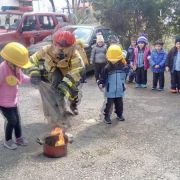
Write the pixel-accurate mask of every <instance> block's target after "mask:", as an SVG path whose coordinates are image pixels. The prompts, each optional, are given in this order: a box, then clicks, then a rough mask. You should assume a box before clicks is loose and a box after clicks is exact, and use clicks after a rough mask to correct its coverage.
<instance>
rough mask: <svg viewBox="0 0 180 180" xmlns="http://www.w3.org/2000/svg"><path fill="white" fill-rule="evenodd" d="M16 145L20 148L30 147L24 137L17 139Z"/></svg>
mask: <svg viewBox="0 0 180 180" xmlns="http://www.w3.org/2000/svg"><path fill="white" fill-rule="evenodd" d="M16 144H17V145H19V146H27V145H28V141H27V139H26V138H24V137H20V138H17V139H16Z"/></svg>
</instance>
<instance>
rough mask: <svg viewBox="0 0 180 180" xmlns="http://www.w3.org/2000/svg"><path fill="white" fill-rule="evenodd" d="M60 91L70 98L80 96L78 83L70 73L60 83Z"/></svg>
mask: <svg viewBox="0 0 180 180" xmlns="http://www.w3.org/2000/svg"><path fill="white" fill-rule="evenodd" d="M58 91H59V93H60V94H63V95H64V96H66V97H67V98H68V99H69V100H74V99H75V98H77V97H78V88H77V85H76V83H75V81H74V79H73V78H72V76H70V75H68V74H67V75H66V76H65V77H64V78H63V80H62V82H61V83H60V84H59V85H58Z"/></svg>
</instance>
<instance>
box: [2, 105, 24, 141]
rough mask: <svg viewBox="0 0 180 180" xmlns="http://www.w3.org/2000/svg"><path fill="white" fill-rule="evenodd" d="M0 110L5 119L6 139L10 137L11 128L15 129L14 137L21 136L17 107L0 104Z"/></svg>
mask: <svg viewBox="0 0 180 180" xmlns="http://www.w3.org/2000/svg"><path fill="white" fill-rule="evenodd" d="M0 110H1V112H2V114H3V116H4V117H5V119H6V120H7V124H6V125H5V139H6V141H8V140H10V139H12V133H13V130H14V131H15V137H16V138H19V137H21V135H22V131H21V122H20V115H19V111H18V107H10V108H5V107H1V106H0Z"/></svg>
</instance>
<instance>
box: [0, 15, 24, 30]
mask: <svg viewBox="0 0 180 180" xmlns="http://www.w3.org/2000/svg"><path fill="white" fill-rule="evenodd" d="M20 19H21V15H18V14H0V29H1V30H2V29H6V30H15V29H17V27H18V25H19V22H20Z"/></svg>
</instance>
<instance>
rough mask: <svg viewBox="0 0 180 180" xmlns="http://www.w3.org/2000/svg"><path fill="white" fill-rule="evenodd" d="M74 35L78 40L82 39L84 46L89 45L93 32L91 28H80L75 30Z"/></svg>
mask: <svg viewBox="0 0 180 180" xmlns="http://www.w3.org/2000/svg"><path fill="white" fill-rule="evenodd" d="M73 33H74V34H75V37H76V38H77V39H80V40H81V41H82V42H83V43H84V44H88V42H89V40H90V38H91V35H92V34H93V30H92V29H90V28H83V27H82V28H81V27H79V28H77V29H75V30H74V31H73Z"/></svg>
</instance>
